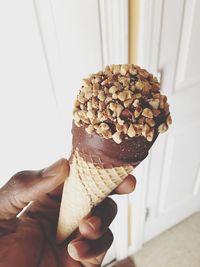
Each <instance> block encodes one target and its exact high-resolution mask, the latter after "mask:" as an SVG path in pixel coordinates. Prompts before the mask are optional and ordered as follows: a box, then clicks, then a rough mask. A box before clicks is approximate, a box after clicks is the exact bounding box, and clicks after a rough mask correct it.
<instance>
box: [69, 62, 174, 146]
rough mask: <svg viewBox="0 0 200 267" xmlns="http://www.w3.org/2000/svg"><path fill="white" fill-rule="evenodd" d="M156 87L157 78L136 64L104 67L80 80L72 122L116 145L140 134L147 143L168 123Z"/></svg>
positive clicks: (163, 99)
mask: <svg viewBox="0 0 200 267" xmlns="http://www.w3.org/2000/svg"><path fill="white" fill-rule="evenodd" d="M159 90H160V84H159V82H158V81H157V79H156V78H155V77H154V76H153V75H152V74H150V73H149V72H147V71H146V70H144V69H142V68H140V67H139V66H136V65H133V64H120V65H111V66H106V67H105V69H104V70H103V71H99V72H97V73H95V74H91V75H89V77H88V78H86V79H83V85H82V87H81V90H80V92H79V95H78V96H77V99H76V101H75V104H74V109H73V114H74V122H75V124H76V125H77V127H81V126H83V127H85V130H86V131H87V132H88V133H89V134H91V133H93V132H96V133H97V134H99V135H101V136H103V137H104V138H105V139H109V138H112V139H113V140H114V142H116V143H118V144H119V143H121V142H122V141H123V140H125V139H128V138H132V137H134V136H136V137H137V136H141V135H142V136H144V137H145V138H146V139H147V140H148V141H149V142H151V141H152V140H154V133H155V132H156V133H157V131H158V132H159V133H162V132H165V131H166V130H167V129H168V127H169V125H170V124H171V122H172V120H171V116H170V113H169V104H168V103H167V97H166V96H164V95H161V94H160V91H159ZM158 122H159V123H160V125H159V123H158ZM109 125H110V126H109ZM158 125H159V126H158ZM113 132H114V134H112V133H113Z"/></svg>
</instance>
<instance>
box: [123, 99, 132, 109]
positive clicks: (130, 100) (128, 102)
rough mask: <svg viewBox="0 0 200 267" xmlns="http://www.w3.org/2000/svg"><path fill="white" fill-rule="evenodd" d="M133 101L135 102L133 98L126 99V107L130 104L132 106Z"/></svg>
mask: <svg viewBox="0 0 200 267" xmlns="http://www.w3.org/2000/svg"><path fill="white" fill-rule="evenodd" d="M132 102H133V100H132V99H128V100H126V101H124V106H125V108H127V107H128V106H130V105H131V104H132Z"/></svg>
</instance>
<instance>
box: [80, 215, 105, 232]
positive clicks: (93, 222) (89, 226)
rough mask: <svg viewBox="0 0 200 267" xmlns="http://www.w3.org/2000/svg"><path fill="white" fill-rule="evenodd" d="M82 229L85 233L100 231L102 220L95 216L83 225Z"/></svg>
mask: <svg viewBox="0 0 200 267" xmlns="http://www.w3.org/2000/svg"><path fill="white" fill-rule="evenodd" d="M81 228H82V229H83V228H84V231H87V232H88V231H91V230H92V231H95V232H96V231H99V230H100V228H101V219H100V218H99V217H97V216H93V217H91V218H89V219H87V220H85V221H83V223H82V227H81Z"/></svg>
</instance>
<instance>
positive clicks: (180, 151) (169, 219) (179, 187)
mask: <svg viewBox="0 0 200 267" xmlns="http://www.w3.org/2000/svg"><path fill="white" fill-rule="evenodd" d="M153 3H154V5H152V6H151V8H152V10H151V14H150V17H151V18H152V21H151V26H150V27H151V28H150V34H151V36H150V40H151V46H150V48H149V51H146V53H147V54H146V55H147V56H148V59H149V62H147V63H146V65H147V67H149V68H150V70H152V71H153V72H154V73H155V74H157V73H158V72H160V76H161V83H162V91H163V93H165V94H167V96H168V99H169V103H170V107H171V113H172V119H173V125H172V127H171V129H170V130H169V132H168V133H167V134H164V135H161V136H159V138H158V140H157V141H156V143H155V145H154V147H153V149H152V153H151V155H150V158H149V160H148V171H147V175H146V192H147V195H146V208H147V213H146V215H147V216H146V222H145V223H144V238H143V241H144V242H145V241H148V240H149V239H151V238H152V237H154V236H156V235H157V234H159V233H161V232H162V231H164V230H166V229H168V228H169V227H171V226H173V225H174V224H176V223H178V222H179V221H181V220H183V219H184V218H186V217H188V216H189V215H191V214H192V213H194V212H195V211H198V210H200V102H199V99H200V67H199V62H200V53H199V48H200V18H199V14H200V1H198V0H186V1H184V0H176V1H174V0H169V1H168V0H167V1H153ZM146 49H147V48H146Z"/></svg>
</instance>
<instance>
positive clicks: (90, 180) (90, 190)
mask: <svg viewBox="0 0 200 267" xmlns="http://www.w3.org/2000/svg"><path fill="white" fill-rule="evenodd" d="M91 159H92V156H91ZM99 162H101V161H100V159H99ZM100 166H101V167H100ZM133 169H134V168H133V166H131V165H127V166H121V167H113V168H104V166H103V164H100V165H99V164H98V166H97V165H96V164H94V163H92V161H91V162H87V161H85V160H84V159H83V158H82V157H81V156H80V154H79V152H78V151H75V153H74V154H73V157H72V161H71V165H70V175H69V177H68V178H67V179H66V181H65V183H64V188H63V195H62V201H61V207H60V214H59V220H58V229H57V241H58V243H60V242H62V241H64V240H65V239H66V238H67V237H68V236H69V235H70V234H71V233H72V232H73V231H74V230H75V229H76V228H77V227H78V225H79V222H80V220H81V219H83V218H84V217H85V216H86V215H87V214H88V213H89V212H90V211H91V209H92V208H93V207H95V206H96V205H98V204H99V203H100V202H102V201H103V200H104V199H105V198H106V197H107V196H108V195H109V194H110V193H111V192H112V191H113V190H114V189H115V188H116V187H117V186H118V185H119V184H120V183H121V182H122V181H123V180H124V178H125V177H126V176H127V175H128V174H129V173H131V172H132V170H133Z"/></svg>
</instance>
